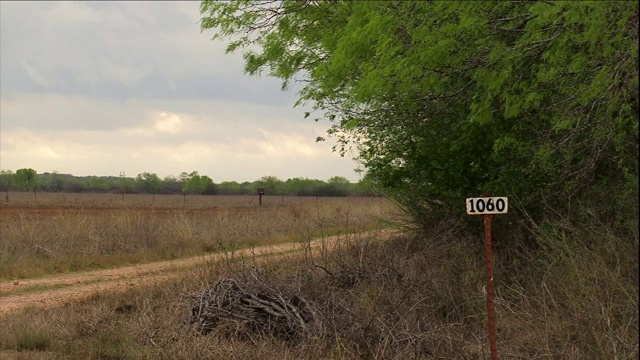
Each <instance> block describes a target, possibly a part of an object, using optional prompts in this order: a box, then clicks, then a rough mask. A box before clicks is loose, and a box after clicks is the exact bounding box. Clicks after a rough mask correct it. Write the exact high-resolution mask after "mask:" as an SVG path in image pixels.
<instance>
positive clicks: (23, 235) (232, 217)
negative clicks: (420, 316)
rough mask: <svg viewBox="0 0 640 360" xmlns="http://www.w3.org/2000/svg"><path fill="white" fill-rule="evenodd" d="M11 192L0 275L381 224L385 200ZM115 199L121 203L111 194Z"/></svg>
mask: <svg viewBox="0 0 640 360" xmlns="http://www.w3.org/2000/svg"><path fill="white" fill-rule="evenodd" d="M32 196H33V194H28V193H11V194H10V199H11V202H10V203H9V204H6V203H5V204H3V205H2V206H1V207H0V279H21V278H31V277H35V276H41V275H46V274H54V273H61V272H69V271H80V270H90V269H103V268H109V267H114V266H121V265H128V264H137V263H145V262H151V261H158V260H167V259H175V258H180V257H187V256H194V255H199V254H203V253H211V252H218V251H224V250H231V249H236V248H242V247H247V246H262V245H270V244H277V243H283V242H292V241H300V240H305V239H310V238H313V237H318V236H323V235H331V234H337V233H340V232H343V233H344V232H361V231H365V230H369V229H374V228H379V227H381V226H385V225H384V224H383V223H384V221H385V219H389V218H390V217H391V216H393V214H394V213H395V209H394V207H393V206H392V205H391V204H390V203H389V202H388V201H387V200H385V199H378V198H323V197H319V198H314V197H307V198H302V197H268V196H265V197H264V198H263V204H262V206H258V202H257V197H252V196H192V195H190V196H186V199H187V201H186V203H185V202H184V198H183V197H182V196H174V195H156V196H155V201H154V202H153V203H152V196H150V195H125V201H124V202H123V201H122V198H121V196H120V195H113V194H67V195H66V202H63V201H62V194H57V193H43V194H39V195H38V196H39V197H38V202H37V203H35V202H34V199H33V197H32ZM114 199H115V200H114Z"/></svg>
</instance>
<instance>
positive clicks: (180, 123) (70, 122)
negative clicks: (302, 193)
mask: <svg viewBox="0 0 640 360" xmlns="http://www.w3.org/2000/svg"><path fill="white" fill-rule="evenodd" d="M198 9H199V2H195V1H194V2H153V3H152V2H13V1H11V2H4V1H3V2H1V3H0V36H1V39H0V40H1V42H0V168H2V169H8V170H13V171H15V170H16V169H19V168H23V167H30V168H33V169H35V170H37V171H38V172H39V173H43V172H51V171H54V170H56V171H58V172H60V173H68V174H73V175H115V176H117V175H118V174H119V173H120V172H121V171H124V172H125V173H126V175H127V176H136V175H137V174H139V173H142V172H145V171H146V172H154V173H157V174H158V175H159V176H161V177H164V176H167V175H178V174H179V173H181V172H183V171H187V172H191V171H194V170H196V171H198V172H199V173H200V174H205V175H208V176H210V177H211V178H212V179H213V181H214V182H221V181H230V180H235V181H254V180H256V179H258V178H260V177H262V176H263V175H275V176H278V177H279V178H281V179H287V178H292V177H309V178H317V179H321V180H326V179H328V178H329V177H331V176H336V175H338V176H345V177H347V178H348V179H350V180H352V181H357V180H358V179H359V175H357V174H356V173H355V172H354V171H353V169H354V168H356V164H355V163H354V162H353V161H352V160H351V159H349V158H341V157H340V156H339V155H338V154H337V153H333V152H332V151H331V146H332V145H333V143H334V142H333V141H332V140H331V139H328V140H327V141H325V142H322V143H316V142H315V139H316V137H317V136H323V135H324V134H325V129H326V128H327V127H328V126H329V124H328V123H326V122H325V123H322V122H320V123H315V122H314V121H313V120H311V119H303V113H304V111H306V110H308V109H305V108H293V103H294V102H295V99H296V92H295V89H294V90H290V91H288V92H282V91H280V82H279V81H278V80H277V79H273V78H269V77H267V76H263V77H255V76H248V75H245V74H244V73H243V60H242V56H241V55H240V54H232V55H231V54H230V55H227V54H225V53H224V48H225V44H224V43H221V42H213V41H211V40H210V38H211V37H212V36H213V33H210V32H205V33H200V28H199V11H198Z"/></svg>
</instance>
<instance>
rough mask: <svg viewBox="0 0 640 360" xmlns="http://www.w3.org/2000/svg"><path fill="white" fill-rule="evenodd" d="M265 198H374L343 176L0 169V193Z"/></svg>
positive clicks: (367, 188) (366, 188)
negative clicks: (230, 177) (216, 176)
mask: <svg viewBox="0 0 640 360" xmlns="http://www.w3.org/2000/svg"><path fill="white" fill-rule="evenodd" d="M260 188H263V189H265V193H266V195H296V196H374V195H375V192H374V191H373V190H372V189H371V187H370V186H369V185H368V184H367V183H366V182H364V181H360V182H357V183H351V182H350V181H349V180H348V179H346V178H344V177H342V176H334V177H332V178H330V179H329V180H328V181H322V180H317V179H308V178H293V179H287V180H281V179H279V178H277V177H275V176H263V177H262V178H260V179H258V180H256V181H253V182H248V181H247V182H242V183H239V182H236V181H224V182H221V183H218V184H216V183H214V182H213V180H212V179H211V178H210V177H208V176H206V175H200V174H199V173H198V172H197V171H193V172H191V173H187V172H183V173H181V174H180V175H179V176H177V177H176V176H171V175H170V176H167V177H165V178H160V177H159V176H158V175H156V174H154V173H147V172H144V173H141V174H138V176H136V177H135V178H132V177H126V176H124V175H123V176H73V175H70V174H60V173H58V172H55V171H54V172H51V173H49V172H45V173H42V174H38V173H37V172H36V171H35V170H33V169H18V170H16V171H15V172H13V171H11V170H0V191H5V192H8V191H36V192H71V193H83V192H87V193H125V194H200V195H254V194H257V193H258V189H260Z"/></svg>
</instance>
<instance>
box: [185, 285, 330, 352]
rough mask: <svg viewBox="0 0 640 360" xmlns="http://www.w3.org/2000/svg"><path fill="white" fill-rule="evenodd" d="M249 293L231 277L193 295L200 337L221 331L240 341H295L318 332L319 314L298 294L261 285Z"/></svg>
mask: <svg viewBox="0 0 640 360" xmlns="http://www.w3.org/2000/svg"><path fill="white" fill-rule="evenodd" d="M253 287H254V288H256V290H254V291H248V290H246V289H245V288H243V287H241V286H240V285H239V284H238V282H237V281H236V280H234V279H231V278H221V279H219V280H218V281H217V282H216V283H215V284H213V285H211V286H209V287H207V288H205V289H204V290H202V291H200V292H198V293H195V294H193V295H192V296H191V299H192V301H191V315H190V319H189V323H190V324H191V325H192V326H194V327H195V329H196V330H197V331H198V332H199V333H200V334H204V335H206V334H209V333H212V332H222V333H224V334H226V335H232V336H236V337H239V338H249V339H252V338H254V337H255V336H256V335H258V336H265V335H266V336H274V337H276V338H279V339H282V340H285V341H292V340H300V339H302V338H304V337H308V336H309V335H313V334H316V333H317V329H318V326H317V325H318V320H317V317H316V312H315V311H314V310H313V308H312V307H311V305H310V304H309V302H308V301H306V300H305V299H304V298H302V297H300V296H298V295H287V294H283V293H282V292H281V291H278V290H274V289H272V288H271V287H268V286H266V285H265V284H264V283H259V284H257V286H253Z"/></svg>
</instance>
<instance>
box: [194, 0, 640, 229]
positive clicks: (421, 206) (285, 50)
mask: <svg viewBox="0 0 640 360" xmlns="http://www.w3.org/2000/svg"><path fill="white" fill-rule="evenodd" d="M201 13H202V21H201V29H202V30H203V31H204V30H208V29H214V28H216V29H217V32H216V34H215V35H214V39H230V43H229V45H228V47H227V51H228V52H233V51H238V50H239V51H243V53H244V59H245V70H246V72H248V73H249V74H258V73H260V72H262V71H265V70H266V71H268V73H269V75H272V76H275V77H278V78H280V79H281V80H282V82H283V88H286V87H287V86H288V85H289V84H290V83H291V82H292V81H293V80H297V79H300V80H301V83H303V84H306V85H305V86H304V88H303V89H302V90H301V91H300V93H299V94H300V98H299V100H298V104H302V103H311V104H312V105H313V107H314V109H315V113H317V114H319V117H321V118H324V119H327V120H329V121H330V123H331V127H330V128H329V130H328V132H329V134H330V135H331V136H333V137H334V138H335V139H336V141H337V145H336V147H335V150H337V151H339V152H340V153H341V154H343V155H344V154H345V153H346V152H347V151H348V150H349V147H350V146H355V147H357V148H358V150H359V157H358V160H359V161H360V162H361V163H362V164H363V165H364V167H365V168H366V170H367V177H368V179H369V180H370V181H371V182H372V183H374V184H377V185H378V186H381V187H382V188H384V189H385V190H386V191H387V192H388V193H389V194H391V195H392V196H394V197H395V198H396V200H397V201H398V202H399V203H400V204H401V205H404V207H405V208H406V209H407V210H408V211H409V212H410V213H411V214H413V215H414V218H415V219H416V221H418V222H423V221H425V220H426V219H427V216H425V215H426V214H434V215H436V216H442V215H445V214H448V215H452V214H460V213H462V212H461V211H460V208H461V207H462V206H463V205H462V204H463V203H464V198H465V197H470V196H478V195H480V194H482V193H484V192H487V191H489V192H493V193H494V194H500V195H506V196H510V197H511V198H512V199H514V200H515V199H518V202H519V204H520V205H521V206H522V207H524V208H526V209H527V211H528V212H530V213H531V214H534V215H535V216H544V213H545V211H546V210H547V209H548V208H549V207H553V208H555V209H557V210H558V211H561V210H562V208H563V207H564V206H565V205H567V204H568V203H569V202H570V199H572V198H573V199H582V200H585V201H593V200H594V199H597V200H599V201H600V203H601V205H602V206H604V207H605V208H606V209H607V210H608V211H610V212H612V217H613V218H615V217H616V216H620V215H621V216H627V213H628V212H629V211H633V210H634V209H635V212H636V213H637V207H638V206H637V200H632V201H629V199H637V195H638V160H637V154H638V97H637V93H638V2H637V1H618V2H607V3H605V2H586V1H576V2H569V1H566V2H563V1H545V2H506V1H484V2H473V1H471V2H456V1H436V2H427V1H423V2H414V1H411V2H409V1H406V2H405V1H379V2H343V1H312V2H300V1H282V2H273V3H266V4H265V3H257V2H253V1H249V0H240V1H231V2H215V1H203V2H202V3H201ZM308 115H310V114H306V116H308ZM609 189H617V191H616V194H615V195H613V196H611V192H610V190H609ZM514 211H517V209H514ZM424 224H425V225H426V222H425V223H424Z"/></svg>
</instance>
